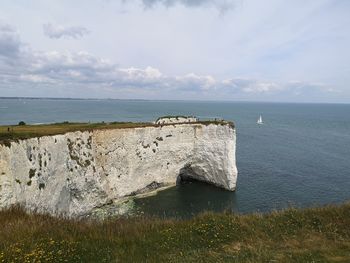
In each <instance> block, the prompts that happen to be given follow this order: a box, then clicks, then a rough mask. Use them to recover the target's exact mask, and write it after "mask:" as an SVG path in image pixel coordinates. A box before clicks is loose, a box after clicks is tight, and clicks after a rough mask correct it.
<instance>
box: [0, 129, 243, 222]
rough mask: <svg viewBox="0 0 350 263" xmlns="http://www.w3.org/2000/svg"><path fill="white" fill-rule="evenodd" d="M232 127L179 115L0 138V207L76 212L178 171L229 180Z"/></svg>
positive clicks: (167, 180) (233, 175)
mask: <svg viewBox="0 0 350 263" xmlns="http://www.w3.org/2000/svg"><path fill="white" fill-rule="evenodd" d="M235 145H236V135H235V129H234V128H233V127H232V126H231V125H230V124H208V125H204V124H200V123H182V124H172V125H164V126H159V127H153V126H150V127H143V128H125V129H96V130H94V131H85V132H72V133H66V134H64V135H55V136H45V137H40V138H32V139H27V140H20V141H18V142H11V146H10V147H7V146H5V145H0V208H4V207H8V206H10V205H13V204H20V205H22V206H24V207H25V208H27V209H29V210H36V211H39V212H49V213H51V214H54V215H56V214H65V215H67V216H81V215H84V214H87V213H89V212H90V211H92V210H93V209H96V208H99V207H102V206H103V205H105V204H108V203H110V202H112V201H114V202H115V201H118V200H119V201H120V200H123V199H125V197H127V196H134V195H137V194H142V193H145V192H149V191H152V190H155V189H156V188H159V187H164V186H170V185H175V184H176V182H177V180H178V179H179V176H180V174H183V175H184V176H187V177H193V178H194V179H197V180H201V181H204V182H208V183H212V184H215V185H217V186H219V187H223V188H225V189H227V190H232V191H233V190H234V189H235V187H236V179H237V168H236V159H235Z"/></svg>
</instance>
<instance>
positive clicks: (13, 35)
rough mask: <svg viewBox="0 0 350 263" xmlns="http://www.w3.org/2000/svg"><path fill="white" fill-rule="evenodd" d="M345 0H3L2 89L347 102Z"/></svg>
mask: <svg viewBox="0 0 350 263" xmlns="http://www.w3.org/2000/svg"><path fill="white" fill-rule="evenodd" d="M349 14H350V1H347V0H293V1H287V0H284V1H282V0H265V1H261V0H119V1H118V0H84V1H83V0H75V1H71V0H50V1H47V0H32V1H27V0H1V4H0V97H7V96H20V97H71V98H115V99H160V100H172V99H174V100H225V101H273V102H330V103H333V102H334V103H350V85H349V83H350V15H349Z"/></svg>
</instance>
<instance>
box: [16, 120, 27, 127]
mask: <svg viewBox="0 0 350 263" xmlns="http://www.w3.org/2000/svg"><path fill="white" fill-rule="evenodd" d="M18 125H19V126H24V125H26V123H25V122H24V121H20V122H19V123H18Z"/></svg>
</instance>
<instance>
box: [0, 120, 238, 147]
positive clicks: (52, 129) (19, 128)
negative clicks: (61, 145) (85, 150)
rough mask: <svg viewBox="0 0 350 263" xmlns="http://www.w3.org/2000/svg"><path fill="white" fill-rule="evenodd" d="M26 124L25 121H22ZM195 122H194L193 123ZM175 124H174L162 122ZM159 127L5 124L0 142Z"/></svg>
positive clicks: (0, 129) (142, 124)
mask: <svg viewBox="0 0 350 263" xmlns="http://www.w3.org/2000/svg"><path fill="white" fill-rule="evenodd" d="M196 123H198V124H204V125H208V124H218V125H222V124H229V125H231V126H233V123H232V122H226V121H221V120H220V121H218V120H206V121H198V122H196ZM22 124H24V123H22ZM192 124H193V123H192ZM164 125H174V124H162V126H164ZM150 126H154V127H157V126H159V125H156V124H154V123H150V122H110V123H104V122H101V123H70V122H63V123H53V124H41V125H25V124H24V125H3V126H0V144H7V143H9V142H10V141H15V140H21V139H29V138H34V137H42V136H48V135H56V134H64V133H67V132H74V131H91V130H94V129H125V128H140V127H150Z"/></svg>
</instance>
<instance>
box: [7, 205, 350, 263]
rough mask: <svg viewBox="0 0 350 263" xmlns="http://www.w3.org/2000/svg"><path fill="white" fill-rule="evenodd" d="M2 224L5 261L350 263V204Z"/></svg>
mask: <svg viewBox="0 0 350 263" xmlns="http://www.w3.org/2000/svg"><path fill="white" fill-rule="evenodd" d="M0 225H1V226H2V227H1V228H0V251H1V252H0V262H11V261H15V262H350V204H345V205H342V206H338V207H324V208H314V209H307V210H296V209H289V210H286V211H283V212H275V213H272V214H267V215H245V216H236V215H232V214H210V213H209V214H203V215H201V216H198V217H195V218H193V219H191V220H187V221H176V220H161V219H154V218H153V219H147V218H133V219H114V220H111V221H105V222H103V223H96V222H95V223H93V222H87V221H80V222H79V221H72V220H64V219H55V218H52V217H50V216H45V215H44V216H43V215H27V214H25V213H24V212H23V211H21V210H19V209H12V210H8V211H3V212H0ZM35 259H36V261H35ZM39 259H40V261H39ZM26 260H27V261H26Z"/></svg>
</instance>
